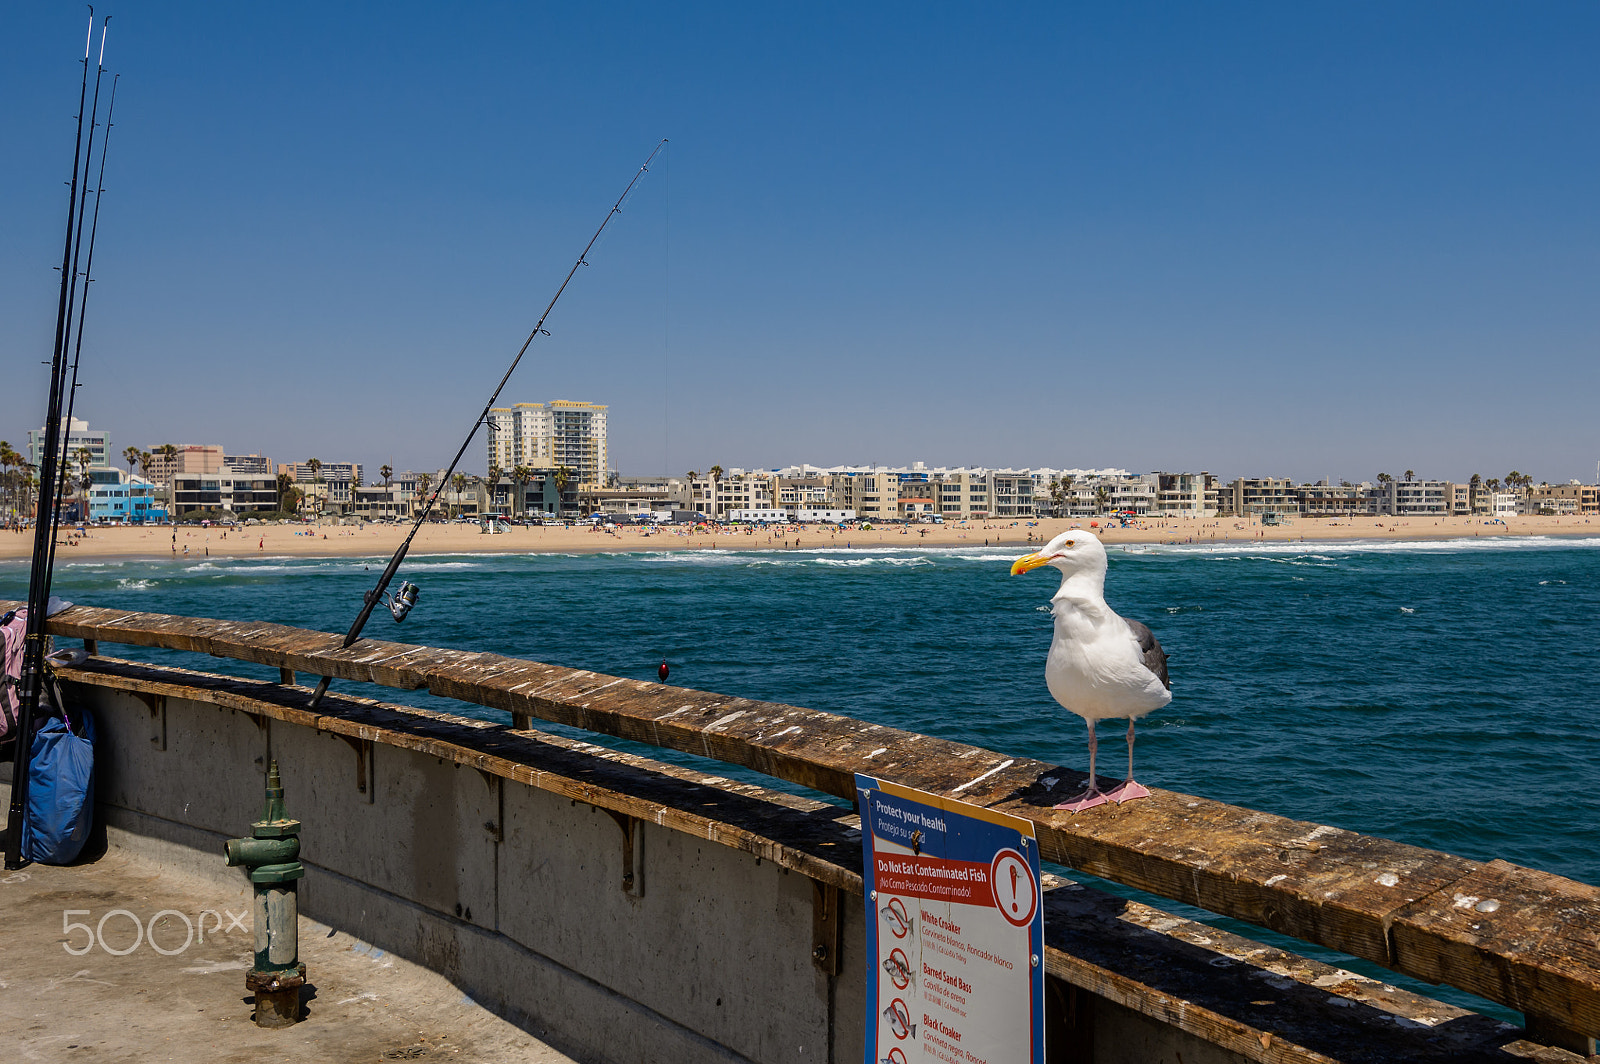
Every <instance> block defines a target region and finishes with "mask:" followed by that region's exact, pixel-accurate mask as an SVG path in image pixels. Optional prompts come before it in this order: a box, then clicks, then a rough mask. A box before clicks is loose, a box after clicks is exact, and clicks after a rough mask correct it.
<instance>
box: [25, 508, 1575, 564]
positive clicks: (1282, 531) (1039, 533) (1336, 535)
mask: <svg viewBox="0 0 1600 1064" xmlns="http://www.w3.org/2000/svg"><path fill="white" fill-rule="evenodd" d="M1073 527H1081V528H1092V530H1093V531H1095V532H1096V533H1098V534H1099V535H1100V536H1101V538H1102V539H1104V540H1105V541H1106V542H1108V543H1212V542H1215V543H1238V542H1250V541H1260V540H1266V541H1293V540H1307V541H1311V540H1341V539H1342V540H1351V539H1390V540H1407V539H1450V538H1459V537H1472V536H1507V535H1511V536H1551V535H1562V536H1565V535H1576V536H1581V535H1594V534H1597V533H1600V517H1594V516H1587V517H1586V516H1576V517H1514V518H1510V519H1509V521H1508V523H1507V524H1503V525H1502V524H1499V523H1492V522H1486V521H1485V520H1484V519H1483V518H1481V517H1473V518H1468V517H1438V518H1433V517H1423V518H1387V517H1355V518H1350V517H1343V518H1295V519H1294V520H1293V521H1292V523H1290V524H1286V525H1277V526H1272V527H1263V526H1262V525H1261V523H1260V521H1259V520H1257V519H1253V518H1232V517H1218V518H1205V519H1193V520H1182V519H1167V520H1157V519H1151V520H1147V521H1141V522H1139V523H1138V524H1136V525H1131V526H1129V527H1127V528H1121V527H1116V526H1112V527H1109V528H1108V527H1106V524H1105V522H1104V521H1102V520H1100V519H1098V518H1071V519H1068V518H1057V519H1044V520H1039V521H1035V522H1026V521H1015V522H1013V521H1003V522H1002V521H994V520H990V521H968V522H958V523H955V524H945V525H892V526H885V527H882V528H874V529H872V530H870V531H861V530H859V529H853V530H850V531H845V532H837V531H834V530H832V529H829V528H818V527H817V526H801V527H800V528H799V529H798V530H796V529H794V528H792V527H791V528H787V529H784V528H780V529H774V530H766V529H758V530H755V531H753V532H751V531H745V530H743V529H740V530H726V531H719V532H716V533H706V532H699V533H694V532H688V531H684V530H676V529H670V528H668V529H664V530H661V531H653V530H648V529H646V528H645V527H643V526H631V525H630V526H627V527H624V528H619V529H616V530H615V531H604V530H598V529H594V528H590V527H587V526H582V527H576V528H560V527H528V528H512V529H510V530H509V531H507V532H505V533H503V534H500V535H487V534H485V533H483V532H481V531H479V529H478V528H477V526H476V525H465V524H440V525H434V524H430V525H428V526H426V527H424V528H423V530H422V531H421V532H419V533H418V534H417V538H416V540H415V541H414V542H413V543H412V545H411V553H412V554H462V553H479V552H482V553H564V554H576V553H584V552H602V551H654V550H771V549H795V548H798V549H802V550H804V549H829V548H839V547H907V546H911V545H913V544H915V545H919V546H930V547H938V546H943V547H952V546H991V547H993V546H1000V547H1014V548H1017V549H1019V550H1020V549H1022V548H1025V547H1026V546H1027V545H1028V544H1030V543H1035V544H1036V543H1042V542H1044V541H1046V540H1048V539H1050V538H1051V537H1052V536H1054V535H1055V534H1056V533H1058V532H1062V531H1065V530H1066V529H1068V528H1073ZM174 531H176V538H174ZM406 531H407V529H406V528H405V527H400V526H394V525H369V526H365V527H360V528H358V527H355V526H346V525H337V524H322V525H303V526H293V525H263V526H251V527H237V528H233V529H221V528H210V529H204V528H198V527H194V526H187V525H184V526H178V527H177V528H176V530H174V529H173V528H171V527H158V528H90V529H88V531H87V532H86V533H85V534H84V535H82V536H79V535H78V534H77V533H76V532H70V533H69V535H68V538H65V539H63V541H62V546H61V547H60V548H59V550H58V552H57V558H58V559H59V560H71V559H76V558H89V557H96V558H163V557H165V558H170V557H172V556H173V555H174V554H177V555H179V556H186V557H191V558H192V557H218V558H247V557H261V556H265V555H276V556H280V557H281V556H285V555H289V556H299V557H328V556H349V555H356V556H371V557H386V556H388V555H389V554H391V553H393V551H394V549H395V548H396V547H397V546H399V545H400V541H401V539H403V538H404V536H405V534H406ZM32 546H33V534H32V532H25V533H20V534H19V533H15V532H6V533H0V559H26V558H28V557H29V555H30V553H31V551H32Z"/></svg>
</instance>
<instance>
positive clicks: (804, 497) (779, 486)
mask: <svg viewBox="0 0 1600 1064" xmlns="http://www.w3.org/2000/svg"><path fill="white" fill-rule="evenodd" d="M773 485H774V486H773V491H774V492H776V493H777V502H778V508H779V509H780V510H784V511H786V512H787V513H788V514H789V516H791V517H798V516H799V514H800V511H801V510H826V509H828V508H829V507H831V506H832V501H833V497H832V495H830V494H829V492H828V482H827V480H826V479H824V478H823V477H820V476H783V475H781V474H774V481H773Z"/></svg>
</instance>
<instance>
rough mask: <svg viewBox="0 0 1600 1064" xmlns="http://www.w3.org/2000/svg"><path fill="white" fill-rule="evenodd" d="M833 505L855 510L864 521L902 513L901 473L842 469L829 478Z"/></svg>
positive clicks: (884, 519) (893, 517)
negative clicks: (848, 471) (845, 470)
mask: <svg viewBox="0 0 1600 1064" xmlns="http://www.w3.org/2000/svg"><path fill="white" fill-rule="evenodd" d="M828 489H829V491H830V492H831V494H832V495H833V509H836V510H854V511H855V512H856V515H857V516H858V517H859V518H860V519H861V520H863V521H893V520H898V519H899V517H900V476H899V474H898V473H893V472H859V473H842V474H838V475H835V476H831V477H829V478H828Z"/></svg>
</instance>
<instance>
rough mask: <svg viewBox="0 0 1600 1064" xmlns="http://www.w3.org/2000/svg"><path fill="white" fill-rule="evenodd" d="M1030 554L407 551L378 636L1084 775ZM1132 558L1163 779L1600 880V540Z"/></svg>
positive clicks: (336, 594) (3, 573)
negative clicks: (751, 702)
mask: <svg viewBox="0 0 1600 1064" xmlns="http://www.w3.org/2000/svg"><path fill="white" fill-rule="evenodd" d="M1021 553H1024V550H1023V549H1022V548H1020V547H1018V548H1006V549H1000V548H979V547H957V548H926V549H916V548H910V547H908V548H905V549H895V548H888V547H886V548H881V549H866V550H825V551H821V550H819V551H812V550H796V551H701V552H660V553H618V554H592V555H576V556H573V555H542V556H541V555H519V554H501V555H454V556H426V557H413V558H411V559H409V560H408V561H407V563H406V565H405V567H404V568H403V570H402V575H403V576H404V577H406V578H408V579H411V580H412V581H414V582H416V583H417V584H419V585H420V586H421V588H422V593H421V599H420V602H419V604H418V606H417V608H416V610H415V611H414V612H413V613H412V615H411V616H410V618H408V619H407V621H406V622H405V624H404V625H401V626H396V625H395V624H394V623H393V622H392V620H391V619H390V618H389V617H388V616H387V614H386V613H384V612H383V611H381V610H380V611H379V612H378V613H376V614H375V615H374V617H373V620H372V621H371V622H370V624H369V626H368V633H369V634H370V635H372V636H374V637H376V638H383V639H395V640H400V641H403V642H412V643H424V644H430V645H435V646H442V647H455V648H462V649H471V650H487V651H495V652H499V653H504V654H509V655H514V656H518V657H525V658H532V659H536V660H540V661H547V662H553V663H557V664H562V665H569V666H575V667H582V668H586V669H593V670H596V671H599V672H606V673H611V674H614V675H622V676H633V677H639V678H645V679H654V678H655V672H656V667H657V665H658V664H659V663H660V662H661V660H662V658H663V657H665V658H666V659H667V660H668V662H669V663H670V664H671V666H672V681H671V682H673V683H674V684H681V685H683V686H687V687H695V688H700V689H704V690H712V691H719V692H723V693H727V694H734V695H741V696H745V697H750V698H758V699H768V700H772V701H780V702H789V703H793V704H796V705H803V706H809V707H813V708H817V709H825V710H830V711H833V712H838V713H846V714H849V715H851V716H855V717H859V718H862V719H866V720H871V721H876V722H880V723H883V724H888V725H893V726H895V727H899V728H906V729H910V730H915V731H922V732H927V733H930V734H934V735H939V736H943V737H946V738H950V739H955V740H959V741H962V742H969V743H975V744H978V745H981V746H987V747H990V748H992V749H996V750H1000V751H1004V752H1006V753H1010V754H1020V755H1026V756H1031V757H1037V758H1041V759H1044V760H1048V761H1054V762H1058V763H1061V764H1065V765H1068V766H1070V767H1074V768H1079V769H1083V768H1087V751H1086V747H1085V729H1084V725H1083V723H1082V721H1081V720H1079V719H1078V718H1077V717H1074V716H1072V715H1070V714H1068V713H1067V712H1066V711H1065V710H1063V709H1061V708H1060V707H1059V706H1058V705H1057V704H1056V703H1055V702H1054V701H1053V700H1052V699H1051V698H1050V695H1049V693H1048V692H1047V691H1046V689H1045V686H1044V675H1043V669H1044V658H1045V651H1046V648H1047V647H1048V646H1049V643H1050V636H1051V628H1050V617H1049V614H1048V613H1047V612H1046V611H1045V607H1046V604H1047V602H1048V599H1049V597H1050V595H1051V594H1052V593H1053V592H1054V591H1055V585H1056V576H1055V574H1054V572H1052V571H1050V570H1037V571H1035V572H1032V573H1028V574H1024V575H1023V576H1018V577H1012V576H1010V575H1009V570H1008V567H1009V564H1010V562H1011V560H1012V559H1013V558H1015V557H1016V556H1018V555H1020V554H1021ZM1110 557H1111V562H1110V572H1109V575H1108V577H1107V590H1106V597H1107V599H1108V601H1109V602H1110V603H1111V605H1112V607H1113V608H1115V609H1116V610H1118V611H1119V612H1121V613H1123V614H1125V615H1126V616H1129V617H1133V618H1137V619H1139V620H1143V621H1144V622H1146V623H1147V624H1149V625H1150V627H1151V628H1152V629H1153V630H1154V631H1155V633H1156V635H1157V637H1158V638H1159V639H1160V640H1161V642H1162V644H1163V645H1164V646H1165V648H1166V650H1167V653H1168V654H1169V655H1170V659H1171V660H1170V668H1171V674H1172V693H1173V700H1172V703H1171V704H1170V705H1169V706H1167V707H1166V708H1165V709H1163V710H1160V711H1158V712H1156V713H1155V714H1153V715H1151V716H1150V717H1147V718H1145V720H1144V721H1142V722H1141V723H1140V725H1139V732H1138V735H1139V741H1138V744H1137V749H1136V758H1137V760H1136V766H1137V768H1138V776H1139V778H1140V779H1141V780H1143V781H1144V782H1146V783H1149V784H1151V785H1154V786H1160V787H1165V788H1169V789H1172V790H1178V791H1184V792H1188V793H1191V794H1199V795H1204V796H1206V797H1209V798H1215V799H1218V800H1221V801H1225V802H1230V803H1234V804H1238V805H1244V806H1250V807H1253V808H1258V809H1263V810H1268V811H1271V812H1274V813H1279V814H1283V815H1286V816H1291V817H1296V818H1300V819H1305V820H1313V821H1317V822H1319V823H1325V824H1332V825H1336V826H1338V827H1343V828H1349V829H1353V830H1356V831H1361V832H1366V833H1370V834H1375V835H1381V836H1384V837H1387V838H1392V839H1397V840H1400V841H1404V842H1408V843H1413V844H1416V845H1420V846H1427V847H1432V848H1435V849H1441V850H1446V851H1449V852H1452V853H1456V854H1460V855H1463V856H1466V857H1470V858H1475V859H1491V858H1504V859H1506V860H1510V861H1515V862H1518V863H1521V864H1527V865H1532V866H1535V867H1539V868H1544V869H1547V870H1550V871H1553V872H1558V873H1560V874H1562V875H1566V876H1570V877H1572V878H1575V879H1579V880H1583V881H1585V882H1589V883H1600V851H1597V848H1596V846H1595V825H1596V824H1597V823H1600V698H1597V696H1596V694H1595V690H1596V677H1597V676H1600V640H1597V638H1596V637H1597V635H1600V538H1589V539H1556V538H1549V539H1545V538H1504V539H1500V538H1474V539H1468V540H1454V541H1451V540H1446V541H1435V542H1416V543H1395V542H1373V543H1319V544H1314V545H1308V544H1299V543H1251V544H1237V545H1232V546H1227V547H1218V548H1215V549H1212V548H1208V547H1202V546H1148V547H1129V548H1128V549H1127V550H1123V549H1120V548H1117V547H1112V548H1111V550H1110ZM61 561H62V564H61V567H60V569H59V571H58V575H57V579H56V584H55V588H56V592H57V593H58V594H60V595H62V596H63V597H66V598H68V599H70V600H73V601H75V602H81V603H84V604H88V605H95V606H106V607H116V608H127V609H136V610H149V611H155V612H162V613H176V614H186V615H192V616H206V617H222V618H230V619H239V620H245V619H251V620H265V621H275V622H279V623H283V624H293V625H299V626H302V627H309V628H318V629H323V630H326V631H331V632H343V631H344V630H345V629H346V628H347V627H348V625H349V623H350V621H351V620H352V619H353V618H354V615H355V613H356V612H357V610H358V609H359V606H360V603H361V596H362V594H363V593H364V591H365V590H366V589H367V588H368V587H370V586H371V584H372V583H373V582H374V581H375V580H376V577H377V573H378V570H379V569H381V567H382V563H383V561H384V559H376V558H373V559H341V560H324V561H317V560H299V559H287V558H251V559H245V560H240V561H226V560H221V559H212V560H205V559H195V558H193V557H190V558H186V559H178V560H166V559H162V560H156V561H150V562H133V561H125V562H114V561H113V562H104V563H75V562H72V561H71V560H70V559H62V560H61ZM26 590H27V570H26V566H25V564H23V563H0V597H5V598H21V597H24V596H25V594H26ZM102 650H103V652H105V653H109V654H116V655H120V656H125V657H142V658H150V659H159V660H166V661H172V662H174V663H179V664H191V665H193V666H194V667H198V668H204V669H212V670H216V669H218V668H223V667H230V666H227V665H226V663H223V662H221V661H219V660H218V659H213V658H205V659H204V661H203V662H194V661H185V660H184V659H183V656H181V655H170V654H165V653H163V652H153V651H140V650H136V649H134V648H123V647H103V648H102ZM237 669H238V671H240V672H241V673H244V674H250V667H249V666H237ZM258 674H260V675H265V674H264V673H258ZM274 676H275V674H274ZM352 689H353V687H352ZM360 693H363V694H368V695H374V696H376V697H380V698H386V699H389V700H391V701H409V702H414V703H417V704H428V705H436V706H437V705H439V704H440V703H439V702H438V701H437V700H433V699H431V696H427V695H425V694H416V693H404V692H395V691H387V690H383V691H378V690H375V689H370V688H369V689H366V690H363V691H361V692H360ZM448 708H450V709H452V710H454V711H456V712H465V713H467V714H469V715H480V716H489V717H493V716H494V714H493V713H492V712H490V711H483V710H480V709H478V708H476V707H462V706H461V705H460V704H459V703H450V704H449V706H448ZM1122 731H1123V728H1122V727H1121V726H1120V725H1119V724H1118V722H1108V723H1106V724H1103V725H1102V726H1101V733H1100V734H1101V745H1100V751H1101V770H1102V773H1103V774H1107V775H1112V776H1117V777H1120V776H1121V775H1122V768H1123V765H1124V764H1125V761H1124V756H1125V755H1124V747H1123V744H1122V741H1121V734H1122ZM656 756H660V755H656ZM1167 907H1168V908H1172V906H1171V905H1170V904H1169V905H1168V906H1167ZM1184 911H1186V912H1187V911H1188V910H1184ZM1190 915H1194V914H1193V913H1190ZM1213 922H1223V921H1216V920H1213ZM1223 923H1226V922H1223ZM1235 929H1237V930H1241V931H1242V932H1243V933H1246V934H1249V935H1251V936H1252V937H1257V938H1267V937H1269V936H1266V935H1264V934H1262V933H1261V932H1260V931H1259V930H1257V929H1253V928H1235ZM1305 952H1310V953H1318V954H1319V955H1322V954H1321V953H1319V951H1315V950H1305ZM1350 966H1352V967H1360V966H1358V965H1350ZM1364 970H1367V969H1364ZM1385 977H1386V978H1389V979H1391V980H1392V979H1393V977H1392V976H1385ZM1430 992H1433V993H1436V994H1438V991H1430ZM1439 996H1446V997H1452V996H1453V995H1450V994H1447V993H1446V994H1439ZM1453 999H1454V1000H1463V999H1462V998H1461V997H1459V996H1453ZM1490 1011H1498V1010H1490Z"/></svg>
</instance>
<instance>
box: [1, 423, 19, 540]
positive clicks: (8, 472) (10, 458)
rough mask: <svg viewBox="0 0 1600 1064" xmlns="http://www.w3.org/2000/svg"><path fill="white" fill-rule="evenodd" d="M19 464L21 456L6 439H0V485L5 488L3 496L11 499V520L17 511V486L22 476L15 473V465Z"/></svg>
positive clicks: (14, 517)
mask: <svg viewBox="0 0 1600 1064" xmlns="http://www.w3.org/2000/svg"><path fill="white" fill-rule="evenodd" d="M21 464H22V456H21V455H20V454H18V453H17V452H16V451H15V450H13V449H12V447H11V444H10V443H9V442H8V441H6V440H0V487H3V488H4V489H5V497H6V498H7V499H9V500H10V501H11V518H10V520H11V521H14V520H15V519H16V515H17V514H18V513H19V510H18V507H17V495H18V494H19V493H18V491H17V487H18V484H19V482H20V481H21V479H22V478H21V477H20V476H18V475H17V472H16V467H17V466H20V465H21ZM8 523H9V522H8Z"/></svg>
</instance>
